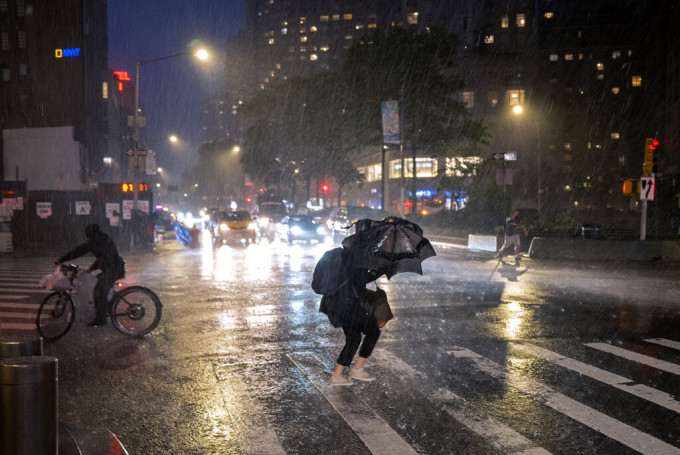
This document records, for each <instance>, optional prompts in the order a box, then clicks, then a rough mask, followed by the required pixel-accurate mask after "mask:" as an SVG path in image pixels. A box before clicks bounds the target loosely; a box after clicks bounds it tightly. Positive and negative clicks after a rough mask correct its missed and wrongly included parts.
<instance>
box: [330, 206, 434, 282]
mask: <svg viewBox="0 0 680 455" xmlns="http://www.w3.org/2000/svg"><path fill="white" fill-rule="evenodd" d="M355 226H356V233H355V234H353V235H350V236H349V237H346V238H345V239H344V240H343V241H342V246H343V247H344V248H345V249H346V250H348V251H349V252H350V262H351V264H352V266H353V267H359V268H366V269H371V270H376V271H377V272H379V273H381V274H382V273H384V274H385V275H387V278H391V277H392V276H394V275H396V274H397V273H403V272H413V273H418V274H420V275H422V274H423V269H422V267H421V263H422V262H423V261H424V260H425V259H427V258H429V257H432V256H436V253H435V252H434V248H432V245H431V244H430V241H429V240H427V239H426V238H425V237H423V230H422V229H421V228H420V226H418V225H417V224H415V223H412V222H410V221H408V220H405V219H403V218H397V217H387V218H385V219H384V220H382V221H375V220H369V219H362V220H359V221H357V222H356V223H355Z"/></svg>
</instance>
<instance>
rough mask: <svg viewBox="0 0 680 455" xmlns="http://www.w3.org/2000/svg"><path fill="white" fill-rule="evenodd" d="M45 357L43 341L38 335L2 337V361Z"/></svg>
mask: <svg viewBox="0 0 680 455" xmlns="http://www.w3.org/2000/svg"><path fill="white" fill-rule="evenodd" d="M32 355H43V339H42V338H41V337H39V336H36V335H5V336H0V359H4V358H7V357H24V356H32Z"/></svg>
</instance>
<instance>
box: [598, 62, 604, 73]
mask: <svg viewBox="0 0 680 455" xmlns="http://www.w3.org/2000/svg"><path fill="white" fill-rule="evenodd" d="M597 70H598V71H604V63H598V64H597Z"/></svg>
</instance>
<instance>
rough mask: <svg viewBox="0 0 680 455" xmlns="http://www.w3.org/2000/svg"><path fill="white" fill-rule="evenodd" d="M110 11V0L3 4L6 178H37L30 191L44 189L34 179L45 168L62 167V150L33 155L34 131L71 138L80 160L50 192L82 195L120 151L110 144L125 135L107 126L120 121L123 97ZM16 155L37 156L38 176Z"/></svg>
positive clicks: (6, 0)
mask: <svg viewBox="0 0 680 455" xmlns="http://www.w3.org/2000/svg"><path fill="white" fill-rule="evenodd" d="M106 7H107V4H106V0H56V1H51V2H39V1H31V0H1V1H0V70H1V80H0V103H2V104H1V106H2V109H1V110H0V127H1V129H2V130H3V133H4V134H3V136H4V137H5V138H7V137H12V138H13V139H12V140H13V142H12V143H11V144H8V142H7V140H4V141H3V149H2V158H3V160H2V163H3V165H4V167H5V169H3V175H4V177H5V179H9V180H12V179H20V180H26V179H28V175H31V176H32V182H30V183H29V188H30V185H31V184H33V185H34V187H35V185H37V184H40V183H41V182H44V179H42V178H40V177H39V176H40V175H41V174H40V173H37V174H36V173H35V172H33V171H35V170H36V169H37V168H38V167H39V166H40V163H60V162H61V163H63V162H64V159H65V158H66V157H65V156H64V157H61V159H60V157H59V147H56V150H51V151H48V150H44V149H43V150H39V149H32V147H40V146H41V145H40V143H32V142H31V140H30V139H31V137H32V134H31V131H32V130H34V129H44V130H45V131H43V132H42V133H41V135H43V136H45V134H46V135H47V136H46V137H49V136H50V134H49V130H50V129H51V131H53V132H58V133H56V134H55V136H54V137H60V138H64V137H68V136H71V140H70V141H69V143H68V144H64V147H65V148H66V149H69V150H74V151H75V153H76V154H77V161H76V162H72V161H70V157H69V161H68V162H67V163H64V164H63V165H64V166H68V171H66V170H64V171H63V173H64V176H62V178H61V179H60V180H59V183H58V184H57V185H56V186H57V187H56V188H49V189H59V187H61V188H62V189H68V188H84V187H87V186H89V185H91V184H92V183H93V182H94V181H96V180H97V179H98V178H99V177H101V176H102V175H105V174H106V172H107V170H106V169H105V163H104V160H103V158H104V157H105V156H108V155H110V149H112V148H116V149H117V148H120V144H118V143H116V144H114V143H112V142H111V141H110V138H109V136H110V135H112V134H113V135H114V136H120V134H119V133H120V131H119V129H115V130H113V131H112V130H111V128H110V124H109V121H110V117H111V115H116V116H118V115H120V114H119V113H118V111H117V110H116V109H114V110H112V109H111V107H112V105H111V103H112V101H113V98H112V97H115V96H117V95H116V94H115V87H116V81H115V79H114V78H113V74H112V73H111V72H110V71H109V70H108V69H107V63H108V56H107V53H108V42H107V20H106V17H107V16H106V14H107V12H106ZM9 132H12V133H11V134H10V133H9ZM62 133H64V134H62ZM22 138H23V139H22ZM22 141H23V144H24V145H22ZM17 154H20V155H22V156H24V157H25V156H26V155H27V154H31V155H32V156H33V160H32V161H33V163H34V167H33V169H27V168H26V166H20V165H19V164H18V163H20V162H22V161H21V157H17V156H16V155H17ZM55 154H56V156H54V155H55ZM8 163H9V165H8ZM7 167H13V169H7ZM74 168H75V173H74ZM49 171H50V169H43V173H44V174H48V173H49ZM74 175H75V179H76V181H73V176H74ZM65 179H66V180H68V181H65ZM45 189H48V188H45Z"/></svg>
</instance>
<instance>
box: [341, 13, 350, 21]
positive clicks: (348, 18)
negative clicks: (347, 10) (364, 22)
mask: <svg viewBox="0 0 680 455" xmlns="http://www.w3.org/2000/svg"><path fill="white" fill-rule="evenodd" d="M342 18H343V19H344V20H346V21H351V20H352V15H351V14H343V15H342Z"/></svg>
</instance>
